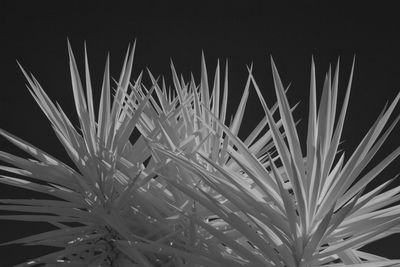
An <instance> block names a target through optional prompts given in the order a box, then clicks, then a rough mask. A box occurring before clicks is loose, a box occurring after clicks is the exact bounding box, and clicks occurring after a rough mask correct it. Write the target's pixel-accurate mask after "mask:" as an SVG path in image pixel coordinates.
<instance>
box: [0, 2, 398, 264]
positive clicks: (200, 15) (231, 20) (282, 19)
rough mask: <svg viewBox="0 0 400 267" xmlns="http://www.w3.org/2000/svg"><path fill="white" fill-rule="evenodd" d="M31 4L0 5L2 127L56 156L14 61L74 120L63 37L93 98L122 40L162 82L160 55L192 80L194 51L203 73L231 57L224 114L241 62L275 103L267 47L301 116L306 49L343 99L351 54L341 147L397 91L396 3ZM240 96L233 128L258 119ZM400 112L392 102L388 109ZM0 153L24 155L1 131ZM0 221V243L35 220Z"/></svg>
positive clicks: (121, 50)
mask: <svg viewBox="0 0 400 267" xmlns="http://www.w3.org/2000/svg"><path fill="white" fill-rule="evenodd" d="M37 2H38V1H29V2H28V1H25V3H23V2H22V1H21V2H19V3H18V2H17V3H14V4H12V5H7V6H5V5H4V4H2V5H3V6H1V7H0V8H1V11H2V13H3V14H2V15H1V17H0V34H1V42H0V46H1V49H0V53H1V57H0V66H1V69H0V70H1V72H0V75H1V76H0V77H1V89H0V90H1V94H0V127H1V128H3V129H5V130H7V131H9V132H11V133H13V134H15V135H17V136H19V137H21V138H23V139H25V140H27V141H29V142H31V143H32V144H34V145H36V146H37V147H40V148H42V149H44V150H45V151H47V152H49V153H50V154H53V155H55V156H56V157H57V158H59V159H63V160H64V159H66V155H65V154H64V151H63V149H62V146H61V145H60V144H59V143H58V140H57V139H56V137H55V135H54V134H53V132H52V129H51V127H50V124H49V123H48V122H47V120H46V118H45V116H44V114H42V113H41V111H40V109H39V108H38V107H37V105H36V103H35V102H34V100H33V99H32V97H31V96H30V94H29V92H28V90H27V89H26V88H25V85H24V83H25V81H24V78H23V75H22V74H21V72H20V71H19V69H18V67H17V64H16V62H15V60H16V59H18V60H19V62H20V63H21V64H22V65H23V66H24V68H26V70H28V71H30V72H32V73H33V74H34V75H35V77H36V78H37V79H38V80H39V82H40V83H41V84H42V86H43V88H44V89H45V90H46V92H47V93H48V94H49V96H50V97H51V98H52V99H54V100H56V101H57V102H59V103H60V104H61V106H62V107H63V108H64V110H65V111H66V113H67V114H70V117H72V118H75V119H76V117H74V116H75V109H74V106H73V97H72V90H71V83H70V76H69V67H68V55H67V41H66V40H67V37H68V38H69V40H70V41H71V44H72V48H73V50H74V52H75V56H76V58H77V61H78V65H79V66H80V67H81V69H82V67H83V43H84V41H86V42H87V48H88V53H89V63H90V67H91V74H92V82H93V84H94V88H95V89H94V90H95V92H94V93H95V97H96V96H98V95H99V92H100V84H101V80H102V73H103V70H104V64H105V60H106V56H107V52H110V54H111V72H112V74H113V75H114V77H118V75H119V71H120V68H121V66H122V63H123V57H124V55H125V52H126V48H127V46H128V44H129V43H132V42H133V40H135V39H136V40H137V46H136V48H137V49H136V54H135V63H134V71H133V73H134V76H136V75H138V74H139V72H140V71H141V70H142V69H145V68H146V67H149V68H150V69H151V70H152V72H153V73H154V74H156V75H161V74H164V75H165V76H166V79H167V81H171V79H170V69H169V64H170V63H169V62H170V59H171V58H172V59H173V61H174V64H175V67H176V68H177V70H178V72H182V74H183V75H184V77H185V78H186V79H189V77H190V73H191V72H193V74H194V76H195V78H196V79H197V81H198V80H199V74H200V57H201V51H202V50H203V51H204V53H205V56H206V61H207V66H208V67H209V73H210V75H211V74H212V72H213V71H214V69H215V66H216V61H217V59H220V61H221V63H223V62H225V60H226V59H229V68H230V73H229V83H230V98H229V100H230V104H231V105H230V112H231V113H232V112H234V110H235V107H236V105H237V104H238V103H239V99H240V95H241V92H242V90H243V88H244V85H245V82H246V75H247V72H246V64H251V63H253V64H254V74H255V77H256V79H257V81H258V83H259V84H260V85H261V86H262V88H263V94H264V96H265V97H266V99H267V102H268V103H269V104H272V103H274V101H275V96H274V89H273V87H272V86H273V83H272V75H271V69H270V66H269V56H270V55H272V56H273V58H274V60H275V62H276V64H277V67H278V70H279V71H280V74H281V77H282V80H283V82H284V83H285V84H286V85H287V84H289V83H290V82H291V84H292V85H291V89H290V92H289V100H290V103H291V104H295V103H296V102H298V101H301V103H300V107H299V108H298V110H297V113H295V114H296V115H295V116H296V118H306V116H307V108H306V107H307V104H308V88H309V85H308V83H309V76H310V72H309V71H310V63H311V56H312V55H313V56H314V58H315V62H316V67H317V85H319V88H320V91H319V93H321V89H322V88H321V87H322V82H323V77H324V73H325V72H326V71H327V70H328V67H329V63H332V64H333V66H335V65H336V61H337V59H338V57H339V56H340V61H341V72H340V75H341V80H340V86H341V89H340V91H339V97H340V99H342V98H343V96H344V89H345V85H346V83H347V79H348V76H349V71H350V65H351V62H352V60H353V56H356V67H355V75H354V82H353V89H352V94H351V100H350V107H349V109H348V115H347V121H346V123H345V130H344V132H343V138H344V140H345V143H344V144H343V148H344V149H345V150H349V152H351V151H352V150H353V149H355V146H356V145H357V144H358V142H360V141H361V139H362V137H363V136H364V134H365V133H366V131H367V130H368V127H369V126H371V124H372V123H373V121H374V120H375V119H376V117H377V116H378V115H379V112H380V111H381V109H382V108H383V106H384V105H385V103H386V102H387V101H391V100H392V99H393V98H394V97H395V95H396V94H397V92H398V91H399V85H398V79H399V77H400V68H399V64H398V63H399V60H400V49H399V48H400V20H399V15H398V14H397V13H396V9H395V7H394V6H384V5H383V4H381V3H379V5H377V4H376V3H375V5H372V4H368V3H363V2H362V1H354V2H359V3H360V4H359V5H356V4H352V5H349V4H345V3H340V2H338V1H302V2H300V1H297V2H296V3H295V4H293V3H289V1H281V2H280V4H277V3H274V2H278V1H274V2H272V1H264V3H262V1H259V2H257V1H241V2H239V3H236V2H235V1H226V2H222V1H220V2H218V3H213V2H209V3H208V2H204V1H198V2H194V1H192V3H189V2H190V1H186V2H185V3H182V4H178V3H175V2H174V3H173V4H171V3H170V1H163V2H159V3H158V2H154V1H126V2H125V3H124V4H118V3H111V1H110V2H109V3H103V2H101V3H100V1H92V2H84V1H76V2H73V1H65V3H63V4H61V3H58V1H53V2H48V3H44V2H41V4H38V3H37ZM143 2H146V3H143ZM233 2H235V3H233ZM293 2H295V1H293ZM320 2H323V4H321V3H320ZM380 2H382V3H383V1H380ZM244 3H246V4H244ZM249 101H250V102H249V104H248V110H247V111H246V113H245V118H246V117H247V118H248V119H247V120H245V121H244V126H243V128H244V129H243V131H242V132H241V133H240V134H241V135H244V134H246V133H247V132H248V131H249V129H251V127H252V126H255V124H256V119H259V118H261V116H262V108H261V106H260V105H259V103H258V102H257V98H256V95H255V93H254V92H252V93H251V96H250V100H249ZM399 112H400V110H399V108H397V109H396V111H395V113H396V114H399ZM304 125H305V123H304V121H303V122H302V123H300V125H299V127H300V128H299V129H300V130H299V131H300V135H301V136H302V138H303V140H305V132H304V129H305V127H304ZM399 133H400V127H397V128H396V130H395V131H394V133H393V134H392V136H391V137H390V138H389V140H388V142H387V143H386V145H385V146H384V147H383V149H382V151H381V152H379V153H378V155H377V159H382V158H383V156H385V155H387V154H388V153H389V152H391V151H392V150H393V149H394V148H395V147H397V146H399V145H400V142H399V138H398V135H399ZM0 150H5V151H8V152H13V153H17V154H18V153H19V154H20V155H22V154H21V153H20V152H19V151H18V150H17V149H15V148H13V147H11V146H9V145H8V144H7V143H6V142H5V140H3V139H1V140H0ZM349 152H348V155H349V154H350V153H349ZM375 162H376V161H375ZM399 167H400V161H399V160H397V161H395V162H394V163H393V164H392V165H391V166H390V167H389V169H388V170H387V171H384V172H383V174H382V175H381V177H380V178H379V179H380V180H379V183H381V182H382V181H385V180H387V179H390V178H392V177H393V176H394V175H395V174H396V173H398V172H399V169H400V168H399ZM398 184H400V183H398ZM0 194H1V195H0V198H11V197H24V195H25V194H26V192H25V191H20V190H11V189H10V188H9V187H5V186H1V187H0ZM0 227H1V228H0V229H1V233H2V235H1V238H0V242H2V241H8V240H11V239H13V238H15V237H22V236H24V235H26V234H28V233H31V232H35V231H36V232H37V231H39V230H40V229H39V228H40V227H42V226H40V225H38V226H37V228H36V229H34V230H32V231H31V230H27V227H28V225H27V224H22V223H4V222H0ZM35 227H36V226H35ZM3 233H5V234H3ZM384 241H385V242H384ZM384 241H382V242H380V243H379V244H378V245H375V246H370V249H371V250H372V251H379V253H380V254H381V255H385V256H387V257H392V258H393V257H398V255H397V254H396V248H395V246H393V245H394V244H399V239H395V238H393V239H390V240H384ZM36 253H37V252H36ZM30 255H31V256H35V255H36V254H35V251H34V250H33V249H20V248H19V247H16V246H13V247H6V248H1V247H0V262H1V261H4V262H5V263H2V264H3V265H2V264H0V266H8V265H10V264H13V263H17V262H19V261H20V260H21V259H24V258H27V257H29V256H30Z"/></svg>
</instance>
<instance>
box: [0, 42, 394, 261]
mask: <svg viewBox="0 0 400 267" xmlns="http://www.w3.org/2000/svg"><path fill="white" fill-rule="evenodd" d="M68 47H69V46H68ZM133 50H134V48H133V49H132V51H131V53H129V50H128V53H127V56H126V58H125V62H124V65H123V68H122V72H121V75H120V78H119V80H118V81H117V82H116V88H115V96H114V100H113V103H111V98H110V93H111V92H110V73H109V63H108V60H107V64H106V71H105V74H104V78H103V86H102V93H101V99H100V105H99V112H98V118H97V120H96V118H95V112H94V109H93V99H92V88H91V82H90V75H89V67H88V62H87V55H86V49H85V80H86V97H85V93H84V90H83V86H82V84H81V80H80V77H79V74H78V70H77V66H76V63H75V59H74V57H73V54H72V51H71V49H70V47H69V56H70V68H71V79H72V86H73V93H74V99H75V105H76V108H77V113H78V117H79V123H80V130H76V128H75V127H74V126H73V125H72V123H71V122H70V121H69V119H68V118H67V116H66V115H65V114H64V112H63V111H62V109H61V107H60V106H58V105H57V106H56V105H54V104H53V102H52V101H51V100H50V99H49V98H48V97H47V95H46V94H45V92H44V91H43V89H42V88H41V86H40V85H39V83H38V82H37V80H36V79H35V78H33V77H29V75H27V74H26V73H25V72H24V74H25V76H26V78H27V80H28V82H29V88H30V92H31V93H32V95H33V96H34V98H35V100H36V101H37V102H38V104H39V106H40V107H41V108H42V110H43V111H44V113H45V114H46V116H47V117H48V118H49V120H50V121H51V123H52V126H53V128H54V130H55V132H56V134H57V137H58V138H59V140H60V141H61V143H62V144H63V146H64V147H65V149H66V151H67V153H68V155H69V156H70V157H71V159H72V160H73V162H74V164H75V166H74V167H75V168H76V169H74V168H72V166H67V165H66V164H64V163H62V162H60V161H59V160H57V159H55V158H53V157H51V156H50V155H48V154H46V153H45V152H43V151H41V150H39V149H37V148H35V147H33V146H32V145H30V144H28V143H27V142H25V141H23V140H20V139H18V138H17V137H15V136H13V135H11V134H10V133H7V132H5V131H3V130H1V132H0V133H1V134H2V135H3V136H4V137H5V138H7V139H8V140H9V141H11V142H12V143H14V144H15V145H17V146H18V147H20V148H21V149H23V150H24V151H26V152H28V153H30V154H31V155H32V157H34V160H33V159H29V160H26V159H23V158H20V157H17V156H13V155H10V154H8V153H6V152H1V154H0V157H1V160H3V161H4V162H7V163H9V164H11V165H14V166H15V167H16V168H14V167H9V166H2V167H1V169H2V170H4V171H6V172H8V173H9V175H8V176H2V178H1V179H0V182H2V183H6V184H11V185H14V186H17V187H22V188H27V189H30V190H34V191H38V192H44V193H47V194H49V195H51V196H53V197H54V200H26V199H21V200H19V199H6V200H5V199H3V200H1V202H3V203H4V204H6V205H2V206H0V209H2V210H11V211H21V212H27V213H29V214H26V215H1V217H0V219H11V220H23V221H45V222H49V223H51V224H52V225H54V226H55V227H56V228H58V229H57V230H54V231H50V232H47V233H43V234H38V235H34V236H30V237H26V238H22V239H19V240H16V241H12V242H8V243H7V244H11V243H23V244H30V245H48V246H55V247H59V248H60V250H59V251H58V252H55V253H52V254H49V255H45V256H43V257H40V258H38V259H35V260H32V261H30V262H27V263H25V264H21V265H20V266H32V265H37V264H40V263H44V264H45V266H55V265H56V266H320V265H334V266H341V265H347V264H364V265H365V264H367V262H368V264H372V265H371V266H390V265H393V264H396V263H398V262H397V261H390V260H388V259H384V258H382V257H378V256H375V255H372V254H369V253H366V252H363V251H361V250H359V248H360V247H362V246H363V245H365V244H366V243H369V242H372V241H374V240H376V239H379V238H382V237H385V236H387V235H389V234H391V233H396V232H397V231H398V230H399V227H398V222H399V216H398V213H399V212H398V211H396V208H397V206H395V207H390V208H385V207H387V206H388V205H390V204H392V203H395V202H396V201H397V199H398V197H397V193H398V192H399V191H400V189H399V188H394V189H391V190H389V191H386V192H384V193H381V192H382V190H383V189H384V187H385V186H387V185H388V183H385V184H383V185H382V186H380V187H378V188H376V189H375V190H373V191H371V192H368V193H366V194H364V195H363V194H362V191H363V189H364V188H365V186H366V185H367V184H368V183H369V182H370V181H371V180H372V179H373V178H374V177H375V176H376V175H378V174H379V172H380V171H381V170H382V169H383V168H385V167H386V165H388V164H389V163H390V162H391V161H392V160H393V159H394V158H395V157H396V156H397V155H398V154H399V153H400V149H397V150H395V151H394V152H393V153H392V154H390V156H388V158H386V159H385V160H384V161H382V163H380V164H378V165H377V166H376V167H375V168H373V169H372V170H371V171H370V172H369V173H368V174H366V175H365V176H362V177H361V178H360V177H359V175H360V173H361V171H362V170H363V169H364V167H365V166H366V165H367V164H368V162H369V161H370V160H371V158H372V157H373V156H374V154H375V153H376V151H377V150H378V149H379V147H380V146H381V145H382V143H383V142H384V140H385V139H386V137H387V136H388V134H389V133H390V131H391V130H392V129H393V127H394V126H395V124H396V123H397V120H396V121H395V122H394V123H393V124H392V125H391V126H390V127H389V129H388V130H386V131H385V132H384V133H383V135H382V137H380V138H378V137H379V134H380V133H381V131H382V129H383V128H384V126H385V124H386V122H387V120H388V119H389V116H390V114H391V112H392V111H393V109H394V106H395V105H396V103H397V101H398V98H399V96H398V97H397V98H396V99H395V101H394V102H393V103H392V105H391V106H390V107H389V108H388V109H387V110H386V111H385V112H383V113H382V114H381V116H380V117H379V118H378V120H377V122H376V123H375V124H374V125H373V127H372V128H371V130H370V131H369V133H368V134H367V135H366V137H365V138H364V140H363V141H362V143H361V144H360V146H359V147H358V148H357V150H356V151H355V152H354V153H353V155H352V157H350V159H349V160H347V162H346V164H344V156H343V155H341V156H340V157H339V155H338V153H339V152H338V146H339V142H340V135H341V131H342V128H343V123H344V117H345V113H346V108H347V103H348V99H349V92H350V85H351V82H349V88H348V90H347V94H346V98H345V101H344V105H343V108H342V111H341V113H340V116H339V119H338V122H337V123H336V127H334V126H335V114H336V102H337V92H338V72H339V70H338V67H337V69H336V72H335V75H334V78H333V82H332V81H331V74H330V72H329V73H328V75H327V78H326V80H325V83H324V89H323V94H322V99H321V104H320V108H319V110H317V109H316V97H315V95H316V88H315V70H314V65H312V75H311V94H310V115H309V127H308V137H307V153H306V154H305V156H304V154H303V153H302V151H301V148H300V141H299V140H298V136H297V133H296V124H295V122H294V120H293V117H292V115H291V112H292V110H293V108H291V107H290V106H289V104H288V101H287V99H286V96H285V90H284V88H283V85H282V83H281V81H280V78H279V75H278V73H277V71H276V68H275V66H274V64H273V76H274V81H275V88H276V92H277V96H278V103H277V104H276V105H275V106H274V107H273V108H271V109H268V107H267V106H266V104H265V101H264V99H263V98H262V96H261V92H260V89H259V88H258V86H257V84H256V82H255V79H254V78H253V75H252V73H251V68H249V76H248V80H247V83H246V86H245V90H244V93H243V97H242V99H241V102H240V104H239V107H238V109H237V112H236V114H235V116H234V117H233V119H232V120H231V122H230V123H229V126H226V125H227V123H225V121H226V117H227V115H228V114H227V113H226V110H227V99H228V76H227V75H228V67H227V64H226V68H225V78H224V89H223V94H222V105H220V98H221V92H222V90H221V89H220V87H221V85H220V84H221V82H220V77H221V74H220V70H219V64H217V69H216V72H215V77H214V82H213V85H212V91H211V90H210V89H209V87H210V86H209V82H208V75H207V70H206V64H205V61H204V57H202V63H201V66H202V68H201V81H200V83H199V84H198V85H196V83H195V81H194V79H193V77H192V78H191V80H190V82H186V81H185V80H184V79H183V78H182V77H181V78H179V76H178V74H177V73H176V71H175V68H174V66H173V64H172V63H171V69H172V77H173V83H174V88H175V92H176V94H174V93H173V92H171V91H168V90H167V89H166V85H165V82H164V81H163V83H162V85H161V86H159V85H158V80H157V79H155V78H154V77H153V75H152V74H151V72H150V71H148V72H149V76H150V78H151V80H152V86H151V88H150V89H149V90H147V89H146V87H145V85H144V84H143V83H142V74H140V75H139V76H138V78H137V79H136V80H135V81H134V82H133V83H132V84H131V83H130V76H131V70H132V62H133ZM350 81H351V78H350ZM252 84H253V86H254V87H255V89H256V91H257V93H258V95H259V98H260V101H261V103H262V105H263V107H264V110H265V112H266V116H265V117H264V118H263V119H262V120H261V121H260V123H259V124H258V125H257V127H255V129H254V130H253V131H252V132H251V134H250V135H249V136H248V137H247V138H245V139H244V140H241V139H240V138H238V136H237V134H238V131H239V129H240V125H241V121H242V119H243V116H244V109H245V106H246V102H247V99H248V95H249V90H250V88H251V85H252ZM210 91H211V92H210ZM278 107H279V113H280V116H281V119H280V120H279V121H278V122H275V121H274V119H273V118H272V113H274V112H275V111H276V110H278ZM135 127H137V129H138V130H139V132H140V134H141V135H140V136H139V137H138V139H137V140H136V142H135V143H133V144H132V143H131V142H130V140H129V137H130V135H131V133H132V131H133V130H134V128H135ZM281 128H283V129H282V131H283V133H281ZM285 138H286V140H285ZM338 157H339V159H337V158H338ZM335 160H336V161H335ZM15 175H17V177H20V178H16V177H15ZM13 176H14V177H13ZM356 180H357V182H356V183H355V184H354V185H353V182H354V181H356ZM380 193H381V194H380ZM394 196H396V197H394ZM35 213H37V214H35ZM69 222H77V223H79V224H80V226H78V227H71V226H70V225H69V224H68V223H69ZM366 266H368V265H366Z"/></svg>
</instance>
